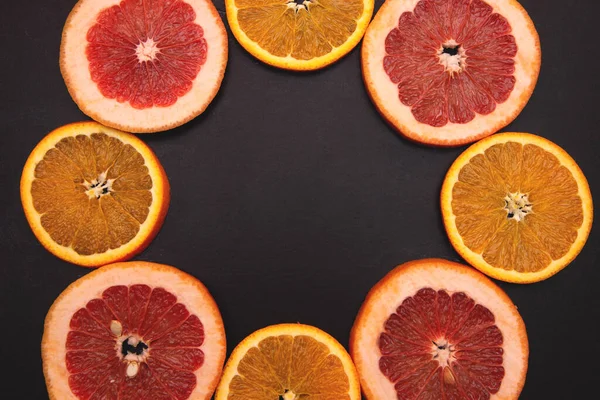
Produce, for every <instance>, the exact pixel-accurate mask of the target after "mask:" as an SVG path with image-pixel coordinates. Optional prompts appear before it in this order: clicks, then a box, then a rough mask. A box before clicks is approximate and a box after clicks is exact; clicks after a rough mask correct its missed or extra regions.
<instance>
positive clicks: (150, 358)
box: [42, 261, 225, 400]
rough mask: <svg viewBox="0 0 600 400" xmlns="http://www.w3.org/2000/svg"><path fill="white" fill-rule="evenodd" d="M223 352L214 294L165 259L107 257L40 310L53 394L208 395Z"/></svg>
mask: <svg viewBox="0 0 600 400" xmlns="http://www.w3.org/2000/svg"><path fill="white" fill-rule="evenodd" d="M224 360H225V332H224V330H223V322H222V320H221V315H220V313H219V310H218V308H217V305H216V304H215V302H214V300H213V298H212V297H211V295H210V294H209V292H208V290H207V289H206V288H205V287H204V285H203V284H202V283H200V281H198V280H197V279H195V278H194V277H192V276H190V275H187V274H185V273H183V272H181V271H179V270H178V269H176V268H173V267H169V266H167V265H160V264H154V263H149V262H138V261H135V262H126V263H117V264H111V265H107V266H105V267H103V268H100V269H98V270H96V271H94V272H91V273H90V274H88V275H86V276H84V277H83V278H80V279H78V280H77V281H76V282H74V283H72V284H71V285H70V286H69V287H68V288H67V289H65V291H64V292H63V293H62V294H61V295H60V296H59V297H58V299H56V301H55V302H54V304H53V305H52V307H51V308H50V311H48V315H47V316H46V323H45V326H44V336H43V339H42V361H43V365H44V375H45V378H46V385H47V387H48V393H49V395H50V399H52V400H71V399H73V400H75V399H79V400H84V399H85V400H117V399H119V400H128V399H129V400H159V399H160V400H163V399H164V400H167V399H169V400H175V399H177V400H186V399H190V400H192V399H194V400H200V399H202V400H204V399H210V397H211V395H212V393H213V391H214V389H215V386H216V385H217V382H218V379H219V376H220V374H221V370H222V367H223V362H224Z"/></svg>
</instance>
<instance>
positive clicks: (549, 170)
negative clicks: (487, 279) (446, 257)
mask: <svg viewBox="0 0 600 400" xmlns="http://www.w3.org/2000/svg"><path fill="white" fill-rule="evenodd" d="M442 211H443V216H444V223H445V226H446V230H447V232H448V234H449V236H450V239H451V241H452V243H453V245H454V246H455V248H456V249H457V251H459V253H461V255H463V257H465V259H466V260H467V261H469V262H470V263H471V264H473V265H474V266H475V267H477V268H479V269H481V270H482V271H483V272H485V273H487V274H489V275H490V276H492V277H495V278H498V279H503V280H509V281H515V282H535V281H538V280H541V279H545V278H547V277H549V276H551V275H553V274H554V273H556V272H558V271H559V270H560V269H562V268H564V267H565V266H566V265H567V264H568V263H569V262H570V261H571V260H572V259H573V258H574V257H575V256H576V255H577V254H578V253H579V251H580V250H581V248H582V247H583V244H584V243H585V241H586V239H587V235H588V233H589V230H590V226H591V221H592V200H591V194H590V192H589V187H588V185H587V181H586V179H585V177H584V176H583V174H582V173H581V171H580V170H579V168H578V167H577V164H575V162H574V161H573V160H572V159H571V158H570V157H569V155H568V154H566V153H565V152H564V150H562V149H560V148H559V147H558V146H556V145H555V144H553V143H551V142H549V141H547V140H545V139H543V138H540V137H537V136H534V135H529V134H517V133H504V134H499V135H496V136H495V137H493V138H490V139H487V140H485V141H483V142H481V143H478V144H477V145H475V146H473V147H471V148H469V149H468V150H467V151H466V152H465V153H463V155H461V156H460V157H459V158H458V159H457V160H456V161H455V163H454V165H453V166H452V167H451V169H450V171H449V173H448V175H447V176H446V180H445V181H444V186H443V188H442Z"/></svg>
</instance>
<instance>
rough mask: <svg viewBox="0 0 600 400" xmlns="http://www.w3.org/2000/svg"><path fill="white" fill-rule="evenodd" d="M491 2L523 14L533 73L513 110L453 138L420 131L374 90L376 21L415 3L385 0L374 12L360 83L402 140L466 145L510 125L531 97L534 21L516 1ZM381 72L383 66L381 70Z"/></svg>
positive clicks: (538, 59)
mask: <svg viewBox="0 0 600 400" xmlns="http://www.w3.org/2000/svg"><path fill="white" fill-rule="evenodd" d="M492 1H494V2H498V1H502V2H506V3H507V4H509V5H510V6H511V7H514V9H515V10H516V11H518V12H519V13H520V14H521V15H522V16H523V17H525V19H526V21H527V24H526V27H527V31H528V33H529V34H531V35H532V38H533V41H534V52H535V57H534V60H533V62H532V63H530V64H529V65H528V66H527V68H529V69H530V70H531V71H532V73H531V75H530V78H531V83H530V85H529V86H528V87H527V89H526V90H524V91H523V93H522V94H521V95H520V96H519V97H518V98H517V99H516V101H515V103H514V104H515V106H514V110H513V111H512V112H509V113H507V114H506V115H504V116H503V117H502V118H500V119H499V120H498V121H497V122H495V123H493V124H488V125H487V126H486V127H485V128H484V129H479V130H476V131H474V132H472V133H471V132H469V133H468V134H464V135H457V137H454V138H447V137H443V136H438V135H431V134H424V133H423V132H421V131H420V130H421V129H422V127H423V126H426V125H424V124H421V123H418V122H416V120H414V117H413V116H412V115H411V117H410V119H412V120H410V121H408V120H406V119H403V118H399V117H398V116H396V115H394V113H393V112H392V111H391V110H390V108H389V107H388V106H386V103H389V102H390V99H385V98H382V96H381V95H380V94H379V93H378V92H377V90H376V89H375V87H374V84H373V82H374V81H375V80H376V79H377V78H376V77H375V76H374V74H373V71H371V69H370V67H369V64H370V60H369V58H370V56H371V53H372V51H371V48H370V42H371V41H372V40H373V39H372V38H371V36H372V31H376V30H377V29H379V27H378V25H379V23H378V21H379V20H382V22H381V23H383V20H384V19H385V18H386V17H387V15H385V14H386V13H389V12H390V11H391V10H392V8H393V7H394V6H396V5H398V4H400V3H403V4H406V3H416V1H414V0H398V1H391V0H390V1H385V2H384V3H383V5H382V6H381V8H380V9H379V11H378V12H377V14H376V15H375V18H373V21H372V22H371V25H370V26H369V28H368V29H367V32H366V33H365V37H364V38H363V44H362V47H361V70H362V77H363V82H364V84H365V88H366V91H367V94H368V96H369V98H370V99H371V101H372V102H373V104H374V105H375V108H376V109H377V112H378V113H379V114H380V115H381V116H382V117H383V119H384V120H385V121H386V123H387V124H388V125H389V126H390V127H392V128H393V129H394V130H395V131H396V132H397V133H398V134H400V135H401V136H402V137H404V138H405V139H408V140H409V141H411V142H414V143H417V144H421V145H427V146H430V147H438V148H439V147H458V146H462V145H465V144H468V143H473V142H476V141H477V140H480V139H482V138H484V137H487V136H489V135H492V134H494V133H496V132H498V131H499V130H500V129H502V128H504V127H505V126H506V125H508V124H510V123H511V122H512V121H514V120H515V119H516V118H517V116H518V115H519V114H520V113H521V111H522V110H523V108H525V106H526V105H527V103H528V102H529V99H530V98H531V96H532V94H533V90H534V89H535V86H536V84H537V80H538V77H539V72H540V68H541V65H542V53H541V46H540V38H539V35H538V33H537V30H536V29H535V26H534V24H533V21H532V20H531V18H530V17H529V15H528V14H527V11H526V10H525V9H524V8H523V6H522V5H521V4H520V3H519V2H518V1H517V0H492ZM487 2H488V3H491V1H489V0H488V1H487ZM408 11H412V9H410V10H408ZM398 17H399V15H398ZM395 22H396V23H397V19H396V20H395ZM396 25H397V24H396ZM396 25H395V26H396ZM388 33H389V32H388V31H386V32H385V36H387V34H388ZM514 35H515V36H518V33H514ZM384 38H385V37H384ZM517 46H518V43H517ZM371 47H372V45H371ZM518 56H519V55H518V54H517V57H518ZM382 71H383V69H382ZM383 74H384V75H385V76H384V78H385V79H389V78H388V77H387V74H385V72H383ZM391 101H398V102H399V100H398V93H397V91H396V95H395V97H394V99H392V100H391ZM510 101H512V99H509V100H507V101H506V102H510ZM403 107H405V106H403ZM492 115H494V112H492V113H491V114H490V116H492ZM484 117H485V116H484ZM461 125H463V130H465V131H466V126H467V125H468V123H467V124H460V125H458V128H461ZM430 128H432V127H430Z"/></svg>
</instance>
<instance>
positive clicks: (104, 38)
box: [86, 0, 208, 109]
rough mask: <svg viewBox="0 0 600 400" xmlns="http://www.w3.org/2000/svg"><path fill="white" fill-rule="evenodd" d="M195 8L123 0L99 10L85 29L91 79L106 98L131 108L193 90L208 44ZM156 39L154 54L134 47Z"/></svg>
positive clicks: (161, 0)
mask: <svg viewBox="0 0 600 400" xmlns="http://www.w3.org/2000/svg"><path fill="white" fill-rule="evenodd" d="M195 19H196V13H195V11H194V9H193V8H192V7H191V6H190V5H189V4H187V3H186V2H184V1H182V0H154V1H144V0H123V1H122V2H121V3H120V4H118V5H115V6H112V7H110V8H107V9H105V10H103V11H102V12H100V13H99V14H98V17H97V19H96V24H95V25H93V26H92V27H91V28H90V30H89V31H88V33H87V41H88V45H87V48H86V55H87V59H88V61H89V70H90V74H91V77H92V80H93V81H94V82H95V83H96V85H97V86H98V89H99V90H100V93H102V95H103V96H104V97H106V98H109V99H116V100H117V101H119V102H126V101H128V102H129V104H131V106H132V107H134V108H137V109H146V108H150V107H153V106H156V107H168V106H171V105H173V104H175V102H177V99H178V98H179V97H181V96H183V95H185V94H186V93H188V92H189V91H190V89H191V88H192V84H193V81H194V79H196V76H197V75H198V72H200V68H201V67H202V65H203V64H204V62H205V61H206V53H207V49H208V48H207V43H206V40H205V39H204V32H203V30H202V28H201V27H200V25H198V24H196V23H195V22H194V20H195ZM148 39H152V40H153V41H154V42H155V43H156V46H157V47H158V49H159V51H158V53H156V58H154V59H153V60H148V61H140V60H139V59H138V56H137V54H136V48H137V47H138V45H140V43H145V42H146V41H147V40H148Z"/></svg>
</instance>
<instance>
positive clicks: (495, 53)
mask: <svg viewBox="0 0 600 400" xmlns="http://www.w3.org/2000/svg"><path fill="white" fill-rule="evenodd" d="M540 65H541V50H540V43H539V38H538V34H537V32H536V30H535V27H534V26H533V22H532V21H531V19H530V18H529V16H528V15H527V12H526V11H525V10H524V9H523V7H522V6H521V5H520V4H519V3H518V2H517V1H516V0H398V1H386V2H385V3H384V5H383V6H382V7H381V9H380V10H379V12H378V13H377V15H376V16H375V18H374V19H373V22H372V23H371V25H370V26H369V29H368V30H367V33H366V34H365V39H364V41H363V47H362V67H363V77H364V80H365V83H366V87H367V90H368V92H369V95H370V96H371V98H372V100H373V102H374V103H375V105H376V107H377V108H378V110H379V111H380V113H381V114H382V115H383V116H384V118H385V119H386V120H388V121H389V122H390V123H391V124H392V125H393V126H394V127H395V128H396V129H397V130H398V131H399V132H400V133H401V134H402V135H404V136H406V137H407V138H409V139H411V140H414V141H417V142H421V143H426V144H430V145H438V146H457V145H461V144H465V143H470V142H474V141H476V140H479V139H481V138H482V137H485V136H488V135H490V134H492V133H494V132H496V131H498V130H499V129H500V128H502V127H504V126H506V125H507V124H509V123H510V122H511V121H512V120H514V119H515V118H516V117H517V115H518V114H519V113H520V112H521V110H522V109H523V107H525V104H526V103H527V101H528V100H529V97H530V96H531V94H532V92H533V89H534V87H535V84H536V82H537V78H538V74H539V70H540Z"/></svg>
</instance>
